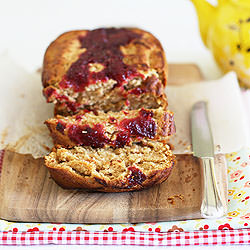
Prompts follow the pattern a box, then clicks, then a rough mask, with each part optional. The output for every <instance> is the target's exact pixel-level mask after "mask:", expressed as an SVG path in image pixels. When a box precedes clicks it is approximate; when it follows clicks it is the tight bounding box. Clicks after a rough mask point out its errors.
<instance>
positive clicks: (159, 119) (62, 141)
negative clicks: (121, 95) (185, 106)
mask: <svg viewBox="0 0 250 250" xmlns="http://www.w3.org/2000/svg"><path fill="white" fill-rule="evenodd" d="M143 110H144V111H145V112H148V113H151V114H152V118H150V120H148V121H152V123H153V125H154V126H155V128H156V131H155V133H154V137H150V139H151V140H159V139H161V140H167V139H168V137H169V136H170V135H172V134H174V133H175V124H174V119H173V113H172V112H170V111H164V109H162V108H159V109H155V110H154V109H152V110H147V109H143ZM136 118H137V119H138V118H140V110H132V111H120V112H108V113H104V112H101V111H99V112H98V113H96V114H95V113H94V112H87V113H84V112H80V113H78V114H76V115H74V116H69V117H66V118H65V117H63V116H56V117H55V118H51V119H48V120H47V121H45V124H46V125H47V127H48V129H49V130H50V134H51V136H52V138H53V141H54V144H55V145H61V146H63V147H74V146H77V145H82V146H84V144H81V143H79V141H78V142H77V141H75V140H74V139H72V136H71V135H70V134H69V131H70V128H72V126H74V127H77V126H78V127H80V128H83V127H84V126H89V127H90V128H93V127H94V126H95V125H96V124H101V125H102V131H103V133H104V135H105V137H106V138H107V139H108V142H107V143H106V144H105V145H104V146H110V145H114V146H116V144H114V142H115V140H116V138H117V135H118V134H119V133H122V132H123V131H124V128H122V127H120V124H121V122H122V121H124V120H126V119H136ZM147 125H148V126H149V123H147V124H145V125H144V126H147ZM137 126H138V125H137ZM84 132H85V134H84V135H86V136H89V134H88V132H87V131H84ZM145 137H146V136H145ZM145 137H144V138H145ZM129 138H130V139H129V140H128V141H127V143H126V145H131V144H132V143H133V142H139V141H141V140H142V139H143V137H142V136H134V135H130V136H129ZM146 138H147V137H146ZM123 140H125V139H123ZM82 143H84V142H82ZM120 146H121V145H120Z"/></svg>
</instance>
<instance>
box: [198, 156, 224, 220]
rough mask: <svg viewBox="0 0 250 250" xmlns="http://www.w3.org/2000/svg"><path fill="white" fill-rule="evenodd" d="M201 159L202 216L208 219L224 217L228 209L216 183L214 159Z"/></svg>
mask: <svg viewBox="0 0 250 250" xmlns="http://www.w3.org/2000/svg"><path fill="white" fill-rule="evenodd" d="M200 159H201V168H202V173H201V175H202V178H201V179H202V182H203V184H202V185H203V190H202V203H201V216H202V217H203V218H208V219H213V218H219V217H222V216H224V215H225V213H226V209H225V208H224V206H223V202H222V199H221V195H220V191H219V189H218V185H217V182H216V176H215V169H214V157H201V158H200Z"/></svg>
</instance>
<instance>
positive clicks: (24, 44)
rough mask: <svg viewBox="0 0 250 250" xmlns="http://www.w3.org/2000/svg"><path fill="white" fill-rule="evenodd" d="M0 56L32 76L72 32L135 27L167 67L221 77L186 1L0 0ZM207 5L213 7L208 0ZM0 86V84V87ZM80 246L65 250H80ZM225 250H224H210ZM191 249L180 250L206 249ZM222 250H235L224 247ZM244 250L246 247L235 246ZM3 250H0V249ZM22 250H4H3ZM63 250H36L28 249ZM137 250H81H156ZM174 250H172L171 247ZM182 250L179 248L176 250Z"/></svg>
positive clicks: (46, 247)
mask: <svg viewBox="0 0 250 250" xmlns="http://www.w3.org/2000/svg"><path fill="white" fill-rule="evenodd" d="M0 2H1V8H0V24H1V39H0V54H1V53H8V54H10V55H11V57H12V58H13V59H14V60H16V61H17V62H18V63H19V64H21V65H22V66H23V67H24V68H25V69H27V70H28V71H30V72H32V71H34V70H36V69H37V68H39V67H40V66H41V64H42V60H43V54H44V52H45V49H46V47H47V46H48V44H49V43H50V42H51V41H52V40H53V39H55V38H56V37H57V36H58V35H59V34H61V33H62V32H65V31H67V30H72V29H93V28H97V27H102V26H130V27H131V26H137V27H140V28H143V29H145V30H148V31H150V32H152V33H153V34H154V35H155V36H156V37H158V39H159V40H160V41H161V43H162V45H163V47H164V49H165V51H166V55H167V59H168V61H169V62H172V63H176V62H177V63H178V62H180V63H185V62H188V63H190V62H191V63H196V64H197V65H198V66H199V67H200V68H201V70H202V73H203V75H204V76H205V78H206V79H216V78H218V77H220V76H221V72H220V70H219V68H218V67H217V65H216V63H215V61H214V59H213V57H212V55H211V53H210V51H208V50H207V49H206V48H205V47H204V45H203V44H202V41H201V38H200V35H199V29H198V22H197V18H196V13H195V10H194V8H193V6H192V4H191V3H190V2H189V1H187V0H175V1H172V0H126V1H121V0H120V1H117V0H105V1H101V0H99V1H98V0H91V1H87V0H72V1H68V0H54V1H51V0H38V1H32V0H22V1H18V0H10V1H4V0H0ZM210 2H216V1H212V0H210ZM2 84H3V83H2ZM82 247H83V246H70V249H80V248H81V249H82ZM211 247H213V249H225V246H211ZM211 247H207V246H206V247H205V246H195V247H194V246H191V247H185V249H188V248H190V249H210V248H211ZM226 247H227V249H231V248H234V247H236V246H226ZM237 247H239V248H240V249H249V246H237ZM5 248H6V247H4V246H0V249H5ZM15 248H17V249H23V247H15V246H13V247H8V249H15ZM39 248H41V249H66V248H68V247H67V246H51V245H50V246H39V247H38V246H35V247H29V249H39ZM158 248H160V247H139V246H84V249H111V250H112V249H158ZM170 248H176V247H170ZM180 248H182V247H179V248H178V249H180Z"/></svg>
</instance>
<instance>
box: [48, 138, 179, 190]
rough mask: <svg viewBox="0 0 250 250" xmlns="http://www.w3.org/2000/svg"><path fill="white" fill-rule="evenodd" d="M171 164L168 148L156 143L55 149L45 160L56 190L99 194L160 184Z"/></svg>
mask: <svg viewBox="0 0 250 250" xmlns="http://www.w3.org/2000/svg"><path fill="white" fill-rule="evenodd" d="M174 161H175V157H174V156H173V154H172V152H171V151H170V150H169V146H168V145H167V144H166V143H162V142H157V141H152V142H150V141H141V142H139V143H133V144H132V146H125V147H123V148H113V147H109V148H97V149H94V148H92V147H79V146H76V147H73V148H70V149H66V148H55V149H54V151H52V152H51V153H50V154H49V155H48V156H46V157H45V164H46V166H47V167H48V169H49V171H50V174H51V176H52V178H53V179H54V180H55V181H56V183H57V184H59V185H60V186H62V187H64V188H81V189H88V190H95V191H101V192H124V191H133V190H141V189H143V188H147V187H150V186H152V185H154V184H157V183H162V182H163V181H165V180H166V179H167V177H168V176H169V174H170V172H171V169H172V167H173V165H174Z"/></svg>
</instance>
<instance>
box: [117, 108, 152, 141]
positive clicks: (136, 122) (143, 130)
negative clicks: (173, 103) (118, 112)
mask: <svg viewBox="0 0 250 250" xmlns="http://www.w3.org/2000/svg"><path fill="white" fill-rule="evenodd" d="M153 115H154V114H153V112H152V111H147V110H145V109H141V110H140V112H139V116H137V117H135V118H131V119H124V120H122V121H121V122H120V124H119V127H120V128H121V129H122V130H125V131H128V132H129V134H130V135H133V136H137V137H147V138H150V139H153V138H154V137H155V134H156V123H155V121H154V120H153V119H152V117H153Z"/></svg>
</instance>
